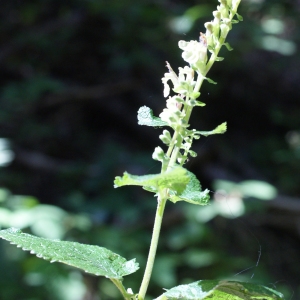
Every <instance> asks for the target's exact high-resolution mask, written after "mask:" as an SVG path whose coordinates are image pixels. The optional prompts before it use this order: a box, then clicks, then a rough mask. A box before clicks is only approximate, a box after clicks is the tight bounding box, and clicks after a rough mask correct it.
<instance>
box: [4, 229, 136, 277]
mask: <svg viewBox="0 0 300 300" xmlns="http://www.w3.org/2000/svg"><path fill="white" fill-rule="evenodd" d="M0 238H2V239H5V240H7V241H10V242H11V244H16V245H17V247H20V248H22V249H23V250H25V251H30V253H32V254H36V256H37V257H39V258H43V259H45V260H50V262H56V261H57V262H61V263H64V264H67V265H70V266H73V267H76V268H79V269H82V270H84V271H85V272H87V273H91V274H94V275H97V276H105V277H107V278H110V279H118V280H120V279H122V277H123V276H126V275H129V274H131V273H134V272H136V271H137V270H138V268H139V266H138V263H136V262H135V259H132V260H129V261H127V260H126V259H125V258H123V257H122V256H120V255H118V254H116V253H114V252H112V251H110V250H108V249H106V248H103V247H98V246H93V245H86V244H80V243H76V242H65V241H60V240H49V239H45V238H40V237H37V236H33V235H30V234H26V233H23V232H22V231H21V230H19V229H16V228H9V229H6V230H1V231H0Z"/></svg>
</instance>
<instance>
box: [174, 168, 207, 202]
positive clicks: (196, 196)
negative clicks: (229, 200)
mask: <svg viewBox="0 0 300 300" xmlns="http://www.w3.org/2000/svg"><path fill="white" fill-rule="evenodd" d="M187 174H188V176H189V182H188V184H187V185H186V188H185V189H184V191H183V192H182V193H181V194H178V193H177V194H176V193H172V191H169V194H170V198H169V199H170V200H171V201H172V202H174V203H176V202H177V201H186V202H189V203H192V204H197V205H207V204H208V202H209V199H210V197H209V190H207V189H206V190H205V191H203V192H202V191H201V185H200V182H199V180H198V179H197V178H196V176H195V175H194V174H193V173H191V172H189V171H188V172H187Z"/></svg>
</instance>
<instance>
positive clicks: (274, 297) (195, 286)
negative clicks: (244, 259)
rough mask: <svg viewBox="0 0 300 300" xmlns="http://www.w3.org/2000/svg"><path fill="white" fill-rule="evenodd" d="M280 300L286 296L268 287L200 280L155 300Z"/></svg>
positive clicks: (168, 292) (169, 291)
mask: <svg viewBox="0 0 300 300" xmlns="http://www.w3.org/2000/svg"><path fill="white" fill-rule="evenodd" d="M177 299H180V300H182V299H185V300H204V299H209V300H255V299H257V300H258V299H260V300H280V299H284V296H283V295H282V294H281V293H279V292H277V291H275V290H273V289H271V288H269V287H266V286H262V285H258V284H252V283H246V282H238V281H226V280H221V281H219V280H200V281H197V282H193V283H191V284H184V285H179V286H176V287H174V288H172V289H170V290H167V292H165V293H164V294H162V295H161V296H160V297H158V298H156V299H155V300H177Z"/></svg>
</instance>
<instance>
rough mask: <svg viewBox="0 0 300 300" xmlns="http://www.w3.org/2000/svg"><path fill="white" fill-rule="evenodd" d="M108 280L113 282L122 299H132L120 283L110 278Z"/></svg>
mask: <svg viewBox="0 0 300 300" xmlns="http://www.w3.org/2000/svg"><path fill="white" fill-rule="evenodd" d="M110 280H111V281H112V282H113V284H114V285H115V286H116V287H117V288H118V290H119V291H120V292H121V294H122V296H123V298H124V299H125V300H130V299H131V298H132V296H133V295H132V294H129V293H127V291H126V290H125V288H124V286H123V284H122V282H121V281H120V280H118V279H112V278H110Z"/></svg>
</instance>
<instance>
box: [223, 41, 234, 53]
mask: <svg viewBox="0 0 300 300" xmlns="http://www.w3.org/2000/svg"><path fill="white" fill-rule="evenodd" d="M223 45H224V46H225V47H226V48H227V50H228V51H232V50H233V48H232V47H231V46H230V44H229V43H228V42H226V43H224V44H223Z"/></svg>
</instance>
